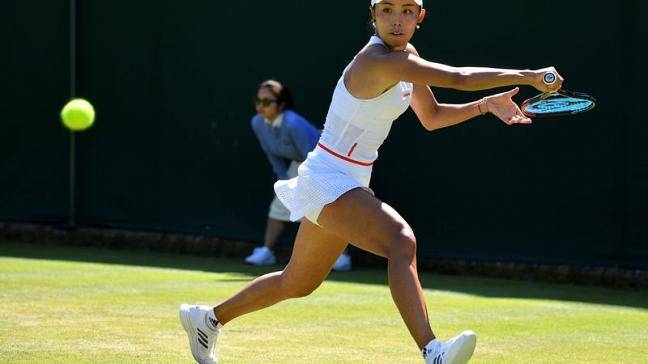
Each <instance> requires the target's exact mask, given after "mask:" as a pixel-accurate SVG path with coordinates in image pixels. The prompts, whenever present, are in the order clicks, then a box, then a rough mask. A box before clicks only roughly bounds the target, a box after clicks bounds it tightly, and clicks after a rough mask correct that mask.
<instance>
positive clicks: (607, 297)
mask: <svg viewBox="0 0 648 364" xmlns="http://www.w3.org/2000/svg"><path fill="white" fill-rule="evenodd" d="M0 257H14V258H25V259H44V260H58V261H74V262H91V263H102V264H120V265H133V266H147V267H157V268H171V269H181V270H192V271H204V272H214V273H218V272H228V273H237V274H242V275H244V276H248V277H243V278H241V279H234V280H233V281H241V282H242V283H244V282H248V281H249V280H251V279H253V278H255V277H257V276H259V275H261V274H264V273H267V272H271V271H276V270H280V269H282V267H281V266H272V267H256V266H250V265H245V264H243V263H242V261H241V260H239V259H232V258H214V257H207V256H195V255H186V254H173V253H161V252H154V251H149V250H144V249H136V248H128V249H117V248H100V247H94V246H70V245H58V244H34V243H14V242H6V241H0ZM230 280H231V279H230ZM328 280H331V281H339V282H353V283H361V284H379V285H387V273H386V270H385V269H378V268H361V269H355V270H353V271H351V272H332V273H331V275H330V276H329V277H328ZM421 282H422V284H423V287H424V288H426V289H434V290H443V291H452V292H458V293H464V294H470V295H475V296H483V297H506V298H522V299H526V298H529V299H531V298H533V299H548V300H559V301H573V302H583V303H593V304H603V305H615V306H625V307H635V308H641V309H648V292H645V291H626V290H615V289H609V288H601V287H591V286H577V285H568V284H552V283H540V282H528V281H521V280H508V279H497V278H483V277H471V276H452V275H442V274H433V273H422V274H421ZM242 285H243V284H241V286H242Z"/></svg>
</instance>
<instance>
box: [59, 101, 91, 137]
mask: <svg viewBox="0 0 648 364" xmlns="http://www.w3.org/2000/svg"><path fill="white" fill-rule="evenodd" d="M94 119H95V110H94V107H92V104H90V103H89V102H88V101H87V100H84V99H73V100H70V102H68V103H67V104H66V105H65V106H64V107H63V110H61V121H63V125H65V127H67V128H68V129H70V130H73V131H79V130H85V129H88V128H89V127H91V126H92V124H93V123H94Z"/></svg>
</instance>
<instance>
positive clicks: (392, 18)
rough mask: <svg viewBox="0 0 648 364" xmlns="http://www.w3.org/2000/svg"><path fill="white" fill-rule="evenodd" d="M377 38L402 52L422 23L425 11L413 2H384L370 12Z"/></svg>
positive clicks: (399, 0)
mask: <svg viewBox="0 0 648 364" xmlns="http://www.w3.org/2000/svg"><path fill="white" fill-rule="evenodd" d="M372 16H373V18H374V20H375V22H376V32H377V33H378V36H379V37H380V38H381V39H382V40H383V41H385V43H387V45H388V46H390V47H391V48H392V49H393V50H403V49H405V47H407V43H409V41H410V39H412V36H413V35H414V32H415V31H416V26H417V25H418V24H419V23H420V22H421V21H423V18H424V17H425V10H423V9H421V8H420V7H419V6H418V4H416V2H414V1H413V0H384V1H381V2H379V3H377V4H376V6H375V8H374V10H373V11H372Z"/></svg>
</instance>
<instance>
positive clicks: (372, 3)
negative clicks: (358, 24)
mask: <svg viewBox="0 0 648 364" xmlns="http://www.w3.org/2000/svg"><path fill="white" fill-rule="evenodd" d="M378 1H380V0H371V6H374V5H376V3H377V2H378ZM414 2H415V3H417V4H418V5H419V6H420V7H423V0H414Z"/></svg>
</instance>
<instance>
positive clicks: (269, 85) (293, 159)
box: [245, 80, 351, 271]
mask: <svg viewBox="0 0 648 364" xmlns="http://www.w3.org/2000/svg"><path fill="white" fill-rule="evenodd" d="M254 105H255V107H256V112H257V113H256V115H254V117H252V130H254V134H256V136H257V139H258V140H259V144H260V145H261V149H263V151H264V152H265V154H266V156H267V157H268V161H269V162H270V165H271V166H272V170H273V172H274V173H275V175H276V176H277V178H278V179H279V180H284V179H290V178H293V177H297V168H298V167H299V165H300V164H301V163H302V162H303V161H304V160H305V159H306V156H307V155H308V152H310V151H312V150H313V149H315V145H316V144H317V140H318V139H319V137H320V131H319V130H317V128H315V126H313V124H311V123H309V122H308V121H307V120H306V119H304V118H303V117H302V116H301V115H299V114H298V113H297V112H295V101H294V99H293V95H292V92H291V91H290V88H288V87H286V86H284V85H283V84H282V83H281V82H279V81H276V80H267V81H264V82H262V83H261V84H260V85H259V88H258V90H257V95H256V97H255V99H254ZM288 222H290V211H289V210H288V209H287V208H286V206H284V204H283V203H281V201H279V199H278V198H277V196H275V197H274V198H273V199H272V202H271V203H270V209H269V210H268V221H267V222H266V230H265V237H264V244H263V246H261V247H258V248H255V249H254V251H253V252H252V254H251V255H249V256H248V257H246V258H245V262H246V263H248V264H252V265H274V264H275V263H276V261H277V259H276V257H275V254H274V249H275V246H276V244H277V240H278V239H279V237H280V236H281V234H282V233H283V232H284V230H285V229H286V224H287V223H288ZM350 269H351V257H350V256H349V255H348V254H347V252H346V251H345V252H343V253H342V254H340V256H339V257H338V259H337V261H336V262H335V264H334V265H333V270H335V271H348V270H350Z"/></svg>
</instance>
